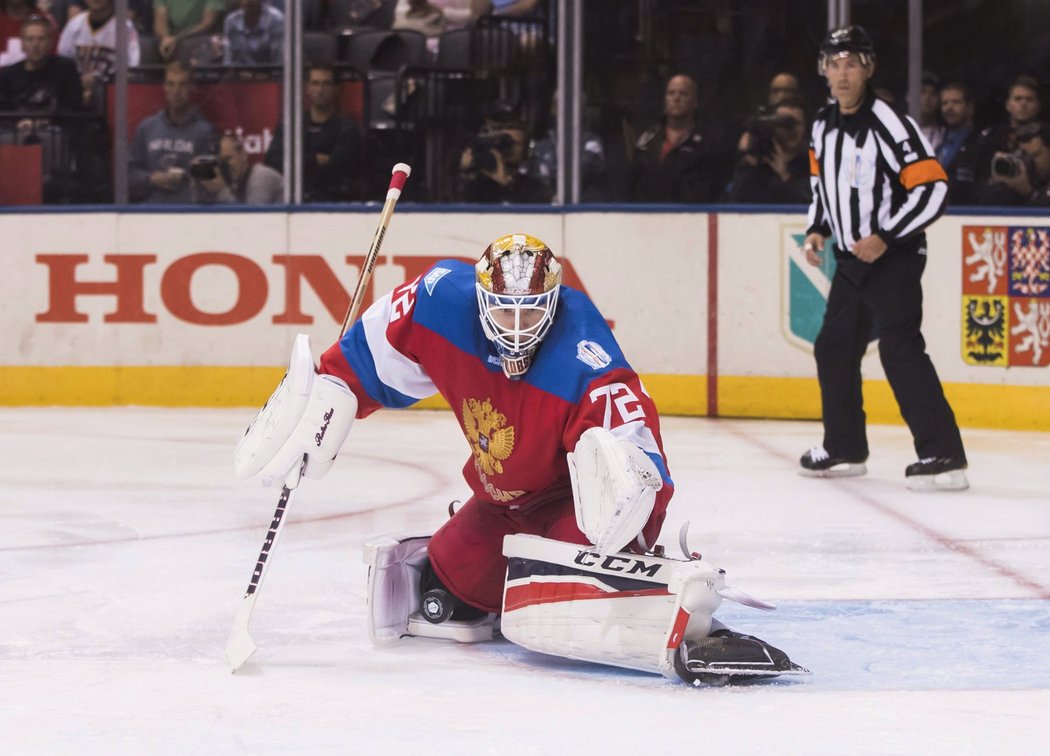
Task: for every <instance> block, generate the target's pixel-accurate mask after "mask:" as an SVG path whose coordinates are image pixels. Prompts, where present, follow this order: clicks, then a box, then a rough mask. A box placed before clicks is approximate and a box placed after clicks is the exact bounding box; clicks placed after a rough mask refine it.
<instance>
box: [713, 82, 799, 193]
mask: <svg viewBox="0 0 1050 756" xmlns="http://www.w3.org/2000/svg"><path fill="white" fill-rule="evenodd" d="M748 133H749V135H750V137H749V139H748V155H746V156H745V157H744V158H743V159H741V161H740V162H739V163H738V164H737V168H736V171H735V173H734V174H733V181H732V183H731V184H730V190H729V201H730V202H742V203H747V202H758V203H764V204H771V205H790V204H806V203H808V202H809V201H810V199H811V198H812V190H811V188H810V184H809V153H808V151H807V149H806V147H807V130H806V111H805V108H804V107H803V105H802V100H800V99H799V98H797V97H795V98H788V99H784V100H781V101H780V102H779V103H778V104H777V105H775V106H774V107H773V111H772V112H771V113H770V114H769V115H766V116H756V117H755V118H754V119H752V121H751V123H750V124H749V127H748Z"/></svg>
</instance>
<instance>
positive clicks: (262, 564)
mask: <svg viewBox="0 0 1050 756" xmlns="http://www.w3.org/2000/svg"><path fill="white" fill-rule="evenodd" d="M411 173H412V169H411V168H410V167H409V166H408V165H406V164H405V163H398V164H397V165H395V166H394V168H393V170H392V171H391V174H392V175H391V177H390V186H389V188H388V189H387V192H386V202H384V203H383V211H382V212H381V213H380V215H379V227H378V228H377V229H376V233H375V236H373V237H372V245H371V247H369V249H368V254H367V255H366V256H365V259H364V262H363V263H362V264H361V274H360V275H359V276H358V279H357V287H356V288H355V289H354V294H353V296H352V297H351V298H350V306H349V307H348V308H347V310H346V316H345V317H344V318H343V325H342V328H341V329H340V331H339V338H342V337H343V335H344V334H345V333H346V330H347V328H349V327H350V325H351V324H352V323H353V322H354V320H355V319H356V318H357V315H358V313H359V312H360V310H361V304H362V301H363V300H364V293H365V290H366V289H367V288H368V282H369V280H370V279H371V278H372V269H373V268H374V267H375V264H376V259H378V257H379V247H380V245H382V243H383V237H385V236H386V230H387V228H388V227H389V225H390V216H392V215H393V213H394V205H396V204H397V201H398V199H399V198H400V197H401V191H402V190H403V189H404V188H405V182H406V181H407V180H408V176H409V174H411ZM305 469H306V457H305V456H304V457H303V461H302V463H301V464H300V465H299V470H298V473H293V475H292V478H291V480H286V481H285V486H284V488H282V489H281V497H280V499H278V501H277V509H276V510H275V511H274V513H273V520H271V522H270V529H269V530H268V531H267V533H266V539H265V540H264V541H263V546H262V550H261V551H260V552H259V558H258V559H257V560H256V562H255V569H254V570H253V571H252V577H251V580H250V581H249V582H248V589H247V590H246V591H245V593H244V597H243V598H242V599H241V604H240V607H239V608H238V609H237V616H236V617H235V618H234V620H233V627H232V628H230V634H229V636H228V637H227V639H226V661H227V663H228V664H229V665H230V670H231V671H232V672H236V671H237V670H238V669H240V668H241V666H242V665H243V664H244V663H245V662H246V661H248V659H249V658H250V657H251V655H252V654H254V653H255V649H256V646H255V642H254V641H253V640H252V637H251V634H250V633H249V632H248V625H249V623H250V622H251V619H252V610H253V609H254V608H255V602H256V600H257V599H258V598H259V589H260V588H261V587H262V581H263V577H264V576H265V575H266V569H267V567H268V566H269V564H270V562H271V561H272V559H273V557H272V553H271V552H272V550H273V549H274V547H275V546H276V544H277V539H278V537H279V536H280V535H281V531H282V530H283V529H284V523H285V512H286V510H287V508H288V505H289V503H290V502H291V500H292V495H293V494H294V492H295V491H296V490H297V489H298V486H299V481H300V479H301V478H302V474H303V470H305Z"/></svg>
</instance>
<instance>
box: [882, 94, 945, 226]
mask: <svg viewBox="0 0 1050 756" xmlns="http://www.w3.org/2000/svg"><path fill="white" fill-rule="evenodd" d="M873 110H874V112H875V115H876V116H877V117H878V120H879V124H880V128H879V129H878V130H877V132H876V135H875V136H876V139H877V140H878V148H879V155H880V157H881V158H882V159H883V160H884V161H885V162H886V164H887V165H888V166H889V168H890V170H891V171H892V172H893V173H895V174H896V175H897V181H898V182H899V183H900V186H901V187H902V188H903V189H904V192H905V193H906V196H905V200H904V202H903V203H902V204H901V205H900V206H899V207H897V209H896V210H895V211H894V212H893V214H892V215H891V216H890V217H889V218H888V219H886V220H885V221H884V222H882V223H881V224H880V226H881V227H880V229H879V231H878V235H879V236H880V237H882V240H883V241H884V242H886V244H893V243H895V242H900V241H903V240H905V239H907V238H908V237H910V236H914V235H915V234H917V233H919V232H920V231H922V230H923V229H924V228H926V227H927V226H928V225H930V224H931V223H933V222H934V221H935V220H937V218H939V217H940V215H941V213H943V212H944V210H945V208H946V207H947V205H948V175H947V174H946V173H945V172H944V168H942V167H941V164H940V163H938V162H937V158H935V157H934V156H933V149H932V148H931V147H930V144H929V142H928V141H926V137H924V136H923V135H922V132H920V131H919V128H918V126H917V125H916V124H915V122H914V121H913V120H912V119H911V118H910V117H909V116H906V115H903V114H900V113H897V112H896V111H895V110H893V109H892V108H891V107H890V106H889V105H886V104H885V103H882V102H876V105H875V107H874V109H873Z"/></svg>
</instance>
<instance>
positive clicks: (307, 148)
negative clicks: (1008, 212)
mask: <svg viewBox="0 0 1050 756" xmlns="http://www.w3.org/2000/svg"><path fill="white" fill-rule="evenodd" d="M285 2H286V0H129V2H128V27H127V30H126V38H127V49H126V55H127V65H128V68H129V72H130V78H129V81H130V84H129V86H128V119H127V124H126V125H125V126H124V127H123V128H115V120H114V109H113V99H114V98H113V82H114V72H115V69H116V53H115V48H116V46H117V42H116V39H117V35H116V23H115V15H114V12H115V7H114V0H0V170H2V171H3V175H4V178H3V180H2V183H0V205H9V206H13V205H26V204H30V205H31V204H108V203H112V202H114V197H115V194H114V187H115V184H116V182H115V181H114V173H115V170H116V169H121V170H124V171H125V175H126V177H127V197H128V201H129V202H130V203H132V204H187V203H189V204H226V203H245V204H280V203H283V202H284V201H285V196H286V194H285V192H286V187H285V186H284V174H285V172H286V161H287V160H288V157H287V156H286V155H285V153H284V139H285V135H286V134H287V133H288V130H287V129H286V128H285V126H284V124H283V123H282V120H281V118H280V116H281V112H282V111H281V95H280V93H281V87H282V86H283V80H284V72H283V68H282V62H283V60H284V49H283V46H284V40H285V29H284V11H285V7H284V6H285ZM894 4H895V3H894V2H889V3H884V4H883V6H885V5H894ZM896 4H897V5H901V6H902V8H904V7H906V2H905V0H900V2H897V3H896ZM971 5H973V4H971ZM977 5H978V6H980V8H978V10H981V9H982V8H984V6H989V8H990V7H991V6H990V4H989V3H981V2H978V3H977ZM825 6H826V4H825V3H823V2H819V1H818V0H803V1H802V2H796V3H789V2H786V0H785V2H776V1H775V0H774V1H772V2H768V3H764V4H761V8H759V9H758V10H756V11H754V12H753V14H752V15H751V16H748V15H747V14H746V13H745V12H744V10H743V6H742V3H740V2H730V1H728V0H726V1H723V2H714V1H713V0H695V1H693V2H686V0H603V1H599V0H584V6H583V40H584V55H583V60H584V73H583V93H582V98H581V110H582V114H583V129H582V132H581V133H580V134H579V135H577V136H578V139H577V142H578V147H579V161H580V162H579V170H578V171H577V175H578V177H579V181H580V189H581V192H580V198H581V201H582V202H617V203H619V202H648V203H665V202H670V203H695V204H708V203H733V204H747V203H761V204H785V205H800V204H805V203H807V202H808V201H809V194H810V187H809V160H808V154H807V147H808V141H809V133H808V130H809V121H810V118H811V117H812V115H813V114H814V112H815V111H816V109H817V108H819V107H820V106H821V105H822V104H823V102H824V100H825V97H826V89H825V88H824V87H823V82H822V81H821V80H820V79H819V77H818V76H817V74H816V70H815V65H814V64H813V61H814V60H815V57H816V47H817V43H818V41H819V38H820V36H821V35H822V34H823V31H824V29H825V28H826V15H825V14H826V7H825ZM855 6H856V7H855V9H854V10H855V14H854V20H855V21H857V22H861V23H865V24H867V26H868V28H869V31H871V32H872V33H873V36H875V37H876V48H877V49H878V50H879V51H880V54H881V55H880V58H879V60H878V61H877V64H878V66H877V70H876V78H875V83H876V84H877V92H878V94H879V96H881V97H883V98H884V99H886V100H888V101H890V102H891V103H893V104H894V105H895V106H897V107H900V108H902V109H906V110H909V111H910V112H912V114H913V115H915V116H916V120H917V121H918V122H919V124H920V126H921V128H922V130H923V133H924V135H925V137H926V138H927V139H928V140H929V142H930V144H931V146H932V148H933V149H934V151H935V154H936V156H937V158H938V160H939V161H940V162H941V163H942V165H943V166H944V168H945V170H946V172H947V174H948V176H949V179H950V198H951V202H952V204H954V205H994V206H1018V205H1048V204H1050V189H1048V186H1050V127H1048V126H1044V125H1043V123H1042V121H1041V120H1040V118H1041V91H1042V90H1041V85H1040V82H1039V79H1038V78H1037V77H1039V76H1040V75H1042V74H1043V73H1044V71H1043V68H1044V62H1043V58H1044V56H1043V55H1042V54H1039V53H1031V54H1029V53H1028V52H1027V51H1026V50H1025V45H1024V37H1023V35H1022V37H1021V38H1020V39H1018V38H1015V39H1014V40H1013V45H1014V47H1013V49H1012V52H1011V53H1010V54H1009V55H1008V56H1006V57H1005V58H1004V59H1003V60H1001V61H999V62H996V63H994V64H993V65H990V66H989V65H984V66H983V68H981V69H975V68H972V67H968V64H967V63H966V62H965V60H963V61H962V62H960V61H959V60H955V59H952V57H951V54H950V53H949V52H945V53H944V54H940V53H938V50H939V49H940V48H938V46H937V44H934V43H933V42H927V44H926V49H927V57H926V60H927V62H928V64H930V65H929V70H928V71H926V72H924V74H923V78H922V94H921V98H920V102H919V103H918V104H917V105H915V106H914V107H910V108H909V107H908V103H906V102H905V101H904V97H903V91H902V90H903V87H902V81H903V79H904V76H903V75H902V74H903V72H902V68H901V65H902V64H901V61H902V59H903V58H905V57H906V56H905V55H902V54H898V53H900V52H901V51H900V49H894V45H895V44H899V43H898V42H896V41H895V40H899V39H900V37H901V36H902V35H901V34H900V32H901V30H900V29H899V28H896V27H895V26H894V24H895V23H897V22H895V21H892V20H891V16H890V15H887V16H885V17H881V16H879V15H878V13H877V12H876V9H877V8H880V7H882V6H879V5H878V4H872V3H864V2H857V3H855ZM1015 6H1016V7H1015ZM1017 7H1022V8H1023V7H1025V4H1024V3H1007V4H1006V5H1005V6H1002V5H1001V6H1000V11H999V15H1006V16H1010V15H1011V13H1014V12H1015V11H1016V10H1017ZM557 8H558V3H557V2H552V1H551V0H301V1H300V4H299V5H298V6H296V9H297V12H298V16H299V19H300V20H301V22H302V25H303V49H302V51H301V56H302V60H303V61H304V66H303V82H304V83H303V88H302V91H303V103H302V105H303V119H302V127H301V129H299V131H298V134H297V138H296V139H295V141H296V143H297V145H298V146H299V147H300V149H301V150H302V163H301V165H302V171H301V182H302V197H303V201H304V202H306V203H332V202H336V203H338V202H357V201H364V200H374V199H376V198H377V197H381V194H382V188H383V187H385V185H386V180H387V175H388V173H389V166H390V165H392V164H393V163H394V162H397V161H399V160H404V161H406V162H410V163H412V164H413V166H414V167H416V170H417V173H416V174H415V175H417V176H418V179H416V180H414V182H413V185H412V189H411V191H410V193H409V194H408V195H407V196H406V199H409V200H416V201H423V202H465V203H512V204H519V203H533V204H549V203H551V202H552V201H553V200H554V196H555V189H556V186H555V185H556V177H557V131H556V129H555V121H556V112H557V100H558V98H557V91H556V82H557V71H556V65H555V60H556V50H557V41H556V30H557V28H558V26H557V23H556V21H557V19H556V12H557ZM902 8H898V9H897V10H901V9H902ZM1004 8H1005V10H1004ZM752 9H753V10H754V8H752ZM928 9H929V12H930V13H933V14H934V16H935V15H936V12H937V11H938V6H937V4H936V3H928ZM970 10H971V11H973V10H974V8H971V9H970ZM1026 12H1035V13H1044V12H1042V11H1039V10H1036V11H1031V9H1030V8H1029V9H1028V10H1027V11H1026ZM865 13H866V14H867V17H865V15H864V14H865ZM899 15H900V14H899V13H898V14H897V16H899ZM942 15H943V14H942ZM976 15H980V14H979V13H978V14H976ZM1016 20H1017V19H1016V18H1014V22H1015V23H1016ZM1024 21H1025V23H1026V26H1028V27H1030V28H1031V29H1032V30H1033V32H1032V33H1033V34H1035V33H1037V32H1038V30H1039V29H1045V28H1046V23H1045V20H1044V19H1042V18H1026V19H1024ZM937 23H938V20H937V19H936V18H930V19H928V23H927V24H926V26H927V37H930V35H931V34H932V32H931V29H933V30H934V31H936V28H937ZM939 23H941V24H942V25H943V24H944V23H948V24H952V23H955V21H953V19H951V18H949V19H947V21H946V22H945V20H944V19H941V20H940V21H939ZM904 36H906V35H904ZM960 37H961V38H965V37H966V32H965V31H960ZM989 44H994V40H992V41H990V42H989ZM942 47H943V48H944V49H945V50H946V51H948V50H951V45H950V44H949V43H947V42H946V43H945V44H944V45H942ZM883 50H886V52H885V53H883V52H882V51H883ZM993 52H994V51H993ZM971 57H972V56H971ZM986 57H987V56H986ZM938 58H940V59H941V60H939V61H938ZM938 62H939V63H941V65H940V66H938V65H936V63H938ZM124 132H126V135H127V155H128V160H127V165H125V166H114V135H115V134H117V135H120V134H122V133H124Z"/></svg>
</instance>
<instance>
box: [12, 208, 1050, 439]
mask: <svg viewBox="0 0 1050 756" xmlns="http://www.w3.org/2000/svg"><path fill="white" fill-rule="evenodd" d="M377 218H378V207H375V208H355V209H353V210H348V211H341V212H316V211H312V212H296V213H287V212H211V213H177V212H176V213H166V214H152V213H120V214H117V213H70V214H50V213H41V214H23V215H16V214H5V215H0V238H3V239H4V241H5V244H4V246H5V254H4V261H5V274H4V276H3V277H2V278H0V327H2V329H3V333H4V336H5V338H4V339H3V342H2V343H0V386H2V388H0V404H4V405H109V404H145V405H162V406H180V405H186V406H237V405H253V404H258V403H260V402H261V401H262V400H264V399H265V398H266V396H267V395H268V394H269V392H270V391H271V390H272V388H273V386H274V385H275V383H276V381H277V380H279V378H280V375H281V373H282V371H283V364H284V363H285V361H286V359H287V355H288V352H289V349H290V347H291V343H292V339H293V338H294V336H295V334H296V333H298V332H305V333H309V334H310V335H311V337H312V339H313V344H314V351H315V353H319V352H320V351H321V350H322V349H323V348H325V347H327V346H328V345H329V344H330V343H331V342H332V341H333V340H334V338H335V336H336V335H337V334H338V331H339V324H340V322H341V320H342V317H343V314H344V312H345V309H346V305H347V303H348V301H349V292H350V291H352V290H353V288H354V285H355V283H356V280H357V276H358V272H359V266H360V263H361V261H362V259H363V257H364V255H365V253H366V252H367V249H368V245H369V243H370V241H371V239H372V235H373V233H374V231H375V224H376V221H377ZM1043 222H1045V221H1042V220H1041V219H1040V218H1038V217H1017V218H1012V217H977V216H963V215H950V216H946V217H943V218H941V219H940V220H939V221H937V223H936V224H934V226H933V227H932V229H931V231H930V233H929V249H930V253H929V257H928V265H927V268H926V273H925V276H924V279H923V281H924V292H925V320H924V328H923V332H924V335H925V337H926V341H927V347H928V351H929V353H930V355H931V357H932V358H933V361H934V364H935V365H936V366H937V370H938V372H939V374H940V376H941V379H942V381H943V382H944V383H945V387H946V391H947V393H948V395H949V399H950V400H951V401H952V403H953V406H954V408H955V411H956V413H957V415H958V416H959V419H960V422H961V424H963V425H966V426H984V427H1005V428H1017V429H1038V430H1050V229H1048V228H1046V227H1043V226H1041V225H1040V223H1043ZM804 224H805V221H804V217H803V215H802V214H801V213H768V212H767V213H745V212H721V213H718V214H712V213H705V212H701V211H695V210H692V209H683V210H676V211H674V212H651V211H647V210H640V209H637V208H610V209H607V210H592V211H586V212H559V211H551V210H547V209H544V210H543V211H538V212H524V213H507V212H480V213H479V212H471V211H466V210H464V209H462V208H454V209H449V210H444V211H439V210H435V208H434V207H432V206H426V207H419V208H413V207H409V206H405V207H402V208H399V209H398V212H397V214H396V215H395V217H394V219H393V222H392V225H391V229H390V232H389V233H388V234H387V237H386V239H385V241H384V246H383V250H382V252H383V254H382V255H381V256H380V259H379V262H378V264H377V266H376V268H375V272H374V277H373V284H372V286H371V287H370V289H369V291H368V292H367V296H366V303H365V304H366V306H367V304H368V302H370V301H371V299H372V296H373V292H377V293H379V294H382V293H383V292H385V291H387V290H389V289H390V288H392V287H394V286H396V285H398V284H400V283H402V282H404V281H406V280H408V279H411V278H413V277H414V276H416V275H418V274H419V273H421V272H422V271H423V270H425V269H426V268H427V267H428V266H429V265H431V264H432V263H433V262H435V261H437V260H439V259H441V258H444V257H457V258H461V259H465V260H474V259H476V258H477V257H478V255H479V254H480V252H481V251H482V250H483V249H484V248H485V246H486V245H487V244H488V242H489V241H491V240H492V239H493V238H495V237H497V236H500V235H503V234H505V233H508V232H513V231H519V230H520V231H527V232H528V233H531V234H533V235H536V236H539V237H540V238H543V239H544V240H545V241H547V242H548V244H550V246H551V247H552V248H553V249H554V250H555V252H556V253H560V254H561V255H562V257H563V259H564V260H565V262H566V280H567V283H569V284H570V285H573V286H576V287H578V288H582V289H584V290H585V291H587V293H588V294H590V296H591V297H592V298H593V299H594V301H595V302H596V303H597V305H598V306H599V308H600V309H601V310H602V312H603V313H604V314H605V316H606V317H607V318H608V319H609V321H610V322H611V323H612V325H613V328H614V331H615V333H616V336H617V338H618V340H619V341H620V343H621V345H622V347H623V349H624V351H625V353H626V354H627V355H628V357H629V359H630V360H631V362H632V364H633V365H634V366H635V368H636V369H637V370H638V372H639V373H641V374H642V375H643V378H644V381H645V384H646V386H647V388H648V389H649V391H650V393H651V394H652V395H653V397H654V399H655V400H656V402H657V404H658V405H659V407H660V408H661V410H662V411H663V412H665V413H673V414H683V415H704V414H712V415H713V414H719V415H724V416H741V417H784V418H815V417H818V416H819V413H820V407H819V391H818V387H817V384H816V379H815V369H814V365H813V357H812V339H813V337H814V336H815V333H816V329H817V328H819V323H820V317H821V313H822V311H823V298H824V297H825V296H826V291H827V285H828V278H829V276H830V274H831V271H830V269H823V268H813V267H811V266H808V265H805V264H804V263H803V262H802V261H801V258H800V256H799V254H798V250H797V244H798V240H799V238H800V236H801V235H802V233H803V232H804ZM864 376H865V381H866V382H865V396H866V410H867V411H868V416H869V418H870V419H871V420H873V421H875V422H900V419H899V414H898V412H897V409H896V405H895V403H894V401H893V398H892V395H891V393H890V391H889V388H888V386H887V384H886V382H885V380H884V375H883V373H882V369H881V366H880V364H879V361H878V356H877V350H876V349H875V347H874V345H873V347H872V349H871V350H870V351H869V354H868V356H867V357H866V358H865V362H864ZM424 404H425V406H440V404H439V403H437V402H435V401H433V400H428V401H427V402H425V403H424Z"/></svg>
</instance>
